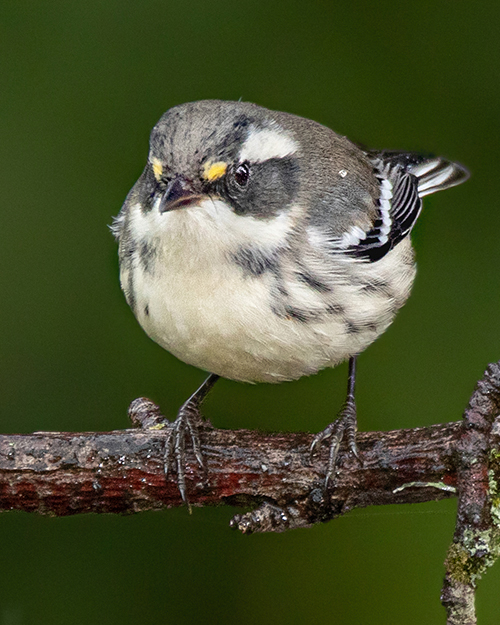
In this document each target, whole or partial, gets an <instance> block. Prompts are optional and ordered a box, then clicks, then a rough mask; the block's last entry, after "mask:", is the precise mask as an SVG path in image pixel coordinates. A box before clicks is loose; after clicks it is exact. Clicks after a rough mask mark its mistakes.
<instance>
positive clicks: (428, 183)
mask: <svg viewBox="0 0 500 625" xmlns="http://www.w3.org/2000/svg"><path fill="white" fill-rule="evenodd" d="M378 156H379V158H382V159H383V161H384V162H385V163H391V165H393V166H394V165H399V166H400V167H401V168H402V169H404V170H405V171H407V172H408V173H410V174H412V175H413V176H415V177H416V178H417V180H418V195H419V196H420V197H424V196H426V195H430V194H431V193H435V192H436V191H441V190H443V189H449V188H450V187H455V186H456V185H457V184H461V183H462V182H465V181H466V180H467V179H468V178H469V175H470V174H469V171H468V170H467V169H466V168H465V167H464V166H463V165H460V163H454V162H453V161H448V160H446V159H445V158H441V157H440V156H437V157H436V156H423V155H422V154H417V153H414V152H382V153H379V154H378Z"/></svg>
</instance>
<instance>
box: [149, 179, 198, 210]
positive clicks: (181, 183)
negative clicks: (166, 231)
mask: <svg viewBox="0 0 500 625" xmlns="http://www.w3.org/2000/svg"><path fill="white" fill-rule="evenodd" d="M202 197H203V196H202V195H201V194H200V193H197V192H196V190H195V189H194V187H193V183H192V182H191V181H190V180H187V178H184V176H176V177H175V178H174V179H173V180H172V181H171V182H170V183H169V185H168V187H167V188H166V189H165V193H164V194H163V197H162V198H161V201H160V206H159V207H158V210H159V211H160V213H166V212H167V211H172V210H176V209H178V208H183V207H184V206H189V205H190V204H193V203H195V202H197V201H199V200H200V199H201V198H202Z"/></svg>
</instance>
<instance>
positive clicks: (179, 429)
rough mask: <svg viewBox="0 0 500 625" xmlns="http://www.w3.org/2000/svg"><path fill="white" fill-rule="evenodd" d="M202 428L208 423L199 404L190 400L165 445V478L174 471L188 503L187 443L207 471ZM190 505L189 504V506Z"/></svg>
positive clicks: (183, 499) (202, 467)
mask: <svg viewBox="0 0 500 625" xmlns="http://www.w3.org/2000/svg"><path fill="white" fill-rule="evenodd" d="M200 426H203V427H207V422H206V421H204V420H203V417H202V416H201V413H200V409H199V407H198V406H197V402H193V401H192V399H189V400H188V401H187V402H186V403H185V404H183V405H182V406H181V409H180V410H179V413H178V415H177V419H176V420H175V421H174V422H173V424H172V426H171V428H170V431H169V433H168V437H167V441H166V443H165V458H164V467H165V477H167V476H168V474H169V472H170V471H171V470H172V469H173V471H174V472H175V473H176V475H177V486H178V488H179V492H180V494H181V497H182V501H184V502H185V503H188V500H187V496H186V446H187V445H186V443H187V441H189V443H188V444H190V445H191V447H192V450H193V453H194V455H195V457H196V460H197V462H198V465H199V466H200V468H201V469H202V470H204V469H205V464H204V462H203V455H202V453H201V443H200V434H199V428H200ZM188 505H189V504H188Z"/></svg>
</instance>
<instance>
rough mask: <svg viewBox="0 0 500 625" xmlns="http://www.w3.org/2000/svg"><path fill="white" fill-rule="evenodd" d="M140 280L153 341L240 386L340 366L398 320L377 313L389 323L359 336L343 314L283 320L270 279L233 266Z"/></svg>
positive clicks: (143, 314) (144, 320)
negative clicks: (273, 302)
mask: <svg viewBox="0 0 500 625" xmlns="http://www.w3.org/2000/svg"><path fill="white" fill-rule="evenodd" d="M134 282H135V284H136V289H137V290H136V293H137V306H136V314H137V318H138V320H139V322H140V323H141V325H142V327H143V328H144V330H145V331H146V332H147V334H148V335H149V336H150V337H151V338H152V339H153V340H154V341H156V342H157V343H158V344H159V345H161V346H162V347H164V348H165V349H166V350H168V351H169V352H171V353H172V354H174V355H175V356H177V357H178V358H179V359H180V360H182V361H184V362H186V363H188V364H190V365H193V366H195V367H198V368H200V369H204V370H206V371H209V372H211V373H216V374H218V375H220V376H222V377H225V378H229V379H233V380H239V381H247V382H282V381H285V380H293V379H297V378H300V377H302V376H304V375H310V374H313V373H316V372H317V371H319V370H320V369H323V368H325V367H332V366H335V365H336V364H338V363H339V362H341V361H343V360H345V359H347V358H349V357H350V356H352V355H354V354H356V353H359V352H361V351H363V350H364V349H365V348H366V347H367V346H368V345H369V344H370V343H372V342H373V341H374V340H375V339H376V338H377V336H378V335H379V334H381V333H382V332H383V331H384V330H385V329H386V327H387V325H388V324H389V323H390V321H391V320H392V316H393V314H392V315H391V316H390V318H389V317H388V315H387V313H386V314H385V317H384V316H383V315H379V314H378V313H377V311H374V315H375V317H380V318H381V319H382V322H381V323H375V322H374V323H372V324H367V325H366V327H365V329H364V330H358V331H356V332H355V333H353V332H352V331H349V325H348V324H346V321H345V318H344V317H343V316H342V315H339V314H332V315H329V316H328V317H327V318H325V319H323V320H321V321H318V322H311V321H309V322H301V321H298V320H296V319H293V318H285V317H283V316H278V315H276V314H275V313H274V312H273V310H272V306H271V298H270V279H269V278H267V277H266V276H261V277H259V278H249V277H247V278H245V277H242V275H241V273H240V272H239V270H238V268H236V267H234V268H232V267H230V266H227V267H226V268H225V270H224V271H223V272H217V273H216V272H214V271H211V270H210V269H209V268H206V269H205V270H198V271H193V268H192V267H191V268H182V269H178V270H175V268H174V267H172V266H170V267H169V270H168V271H158V272H155V274H154V276H153V275H148V274H145V273H143V272H141V274H140V275H136V277H135V280H134ZM346 296H347V295H346ZM372 300H373V297H371V298H370V302H371V303H370V306H372V303H373V302H372ZM363 305H364V304H363V302H362V301H360V302H358V307H359V306H361V307H363Z"/></svg>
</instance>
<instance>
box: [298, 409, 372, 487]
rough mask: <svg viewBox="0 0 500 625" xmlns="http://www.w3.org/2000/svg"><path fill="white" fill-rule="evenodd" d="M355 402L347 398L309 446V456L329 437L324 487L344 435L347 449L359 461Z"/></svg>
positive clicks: (333, 466) (335, 461)
mask: <svg viewBox="0 0 500 625" xmlns="http://www.w3.org/2000/svg"><path fill="white" fill-rule="evenodd" d="M356 429H357V419H356V404H355V402H354V399H353V398H348V399H347V401H346V403H345V405H344V407H343V408H342V410H341V412H340V414H339V416H338V418H337V419H336V420H335V421H334V422H333V423H330V425H328V426H327V427H326V428H325V429H324V430H323V431H322V432H319V433H318V434H316V436H315V437H314V438H313V441H312V443H311V446H310V448H309V454H310V458H311V459H312V456H313V454H314V452H315V451H316V449H317V448H318V447H319V446H320V445H321V444H322V443H323V442H324V441H325V440H327V439H330V453H329V457H328V464H327V467H326V476H325V488H326V487H327V486H328V484H329V482H330V480H331V479H332V477H333V475H334V473H335V468H336V465H337V460H338V454H339V448H340V443H341V442H342V440H343V438H344V435H345V436H346V437H347V444H348V446H349V451H350V452H351V453H352V454H353V455H354V456H355V457H356V458H357V460H358V461H359V462H361V460H360V457H359V453H358V446H357V445H356Z"/></svg>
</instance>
